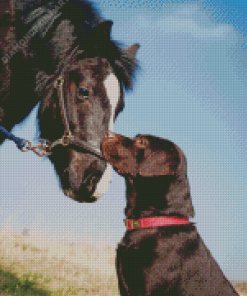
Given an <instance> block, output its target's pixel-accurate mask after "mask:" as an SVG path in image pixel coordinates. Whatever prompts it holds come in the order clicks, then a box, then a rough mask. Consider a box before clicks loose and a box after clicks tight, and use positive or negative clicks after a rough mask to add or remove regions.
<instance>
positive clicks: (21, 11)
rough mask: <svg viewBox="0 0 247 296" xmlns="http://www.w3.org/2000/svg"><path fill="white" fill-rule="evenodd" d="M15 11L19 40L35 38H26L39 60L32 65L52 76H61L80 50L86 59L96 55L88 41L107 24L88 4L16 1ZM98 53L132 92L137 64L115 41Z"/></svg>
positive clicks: (81, 0)
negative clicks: (69, 59) (62, 67)
mask: <svg viewBox="0 0 247 296" xmlns="http://www.w3.org/2000/svg"><path fill="white" fill-rule="evenodd" d="M58 2H60V3H63V5H62V6H61V5H60V4H59V3H58ZM15 11H16V20H17V21H16V22H17V25H16V38H17V40H21V39H25V36H28V35H31V34H33V36H32V37H31V38H26V39H27V42H28V51H29V55H30V57H31V59H32V57H33V56H35V59H32V65H34V67H37V68H38V69H42V71H44V72H45V73H46V75H48V76H49V75H52V74H54V73H55V72H58V67H59V65H61V63H62V62H63V61H65V60H66V58H67V57H68V56H70V54H71V52H72V51H73V50H74V49H75V48H76V47H79V48H80V49H81V50H83V51H84V53H85V55H89V54H90V53H92V52H93V51H92V48H93V44H90V41H89V42H88V37H89V36H90V33H91V32H92V31H93V29H94V28H95V26H97V25H98V24H100V23H101V22H103V21H104V20H103V18H102V17H101V15H100V13H99V11H98V9H97V8H96V7H95V5H94V4H93V3H92V2H89V1H87V0H63V1H58V0H52V1H51V0H16V1H15ZM98 51H99V52H97V55H98V56H100V57H102V58H103V57H104V58H107V60H108V61H109V62H110V64H111V66H112V68H113V70H114V72H115V74H116V76H117V78H118V80H119V81H120V83H121V85H122V86H123V87H124V88H125V89H126V90H128V89H131V88H132V82H133V79H134V73H135V70H136V68H137V63H136V60H135V59H134V58H132V57H129V56H128V55H127V54H126V53H125V52H124V51H123V49H122V44H120V43H118V42H117V41H114V40H112V39H110V40H109V41H108V42H107V44H104V46H102V47H101V46H100V49H98ZM95 54H96V53H95ZM95 56H96V55H95Z"/></svg>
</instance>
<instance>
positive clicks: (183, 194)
mask: <svg viewBox="0 0 247 296" xmlns="http://www.w3.org/2000/svg"><path fill="white" fill-rule="evenodd" d="M102 152H103V155H104V157H105V159H106V161H107V162H109V163H110V164H111V165H112V166H113V168H114V170H115V171H116V172H117V173H118V174H120V175H122V176H123V177H125V179H126V181H127V184H128V182H132V181H131V180H134V182H135V179H136V180H138V182H135V184H137V185H136V186H138V187H139V188H141V190H142V192H143V193H144V194H145V192H148V193H149V196H150V192H155V193H157V194H158V195H160V194H161V193H162V195H163V196H165V199H166V204H167V208H170V212H169V211H168V212H166V213H173V210H174V208H175V209H176V211H175V212H176V213H179V214H181V215H185V216H194V209H193V206H192V202H191V199H190V188H189V182H188V178H187V162H186V157H185V154H184V153H183V152H182V150H181V149H180V148H179V147H178V146H177V145H175V144H174V143H173V142H171V141H169V140H165V139H162V138H159V137H156V136H152V135H137V136H136V137H134V138H127V137H124V136H122V135H119V134H115V133H108V134H107V135H106V136H105V137H104V139H103V141H102ZM154 184H155V185H154ZM152 185H153V187H155V188H150V186H151V187H152ZM157 185H158V187H159V188H157ZM143 188H144V189H143ZM155 190H156V191H155ZM152 195H153V194H152Z"/></svg>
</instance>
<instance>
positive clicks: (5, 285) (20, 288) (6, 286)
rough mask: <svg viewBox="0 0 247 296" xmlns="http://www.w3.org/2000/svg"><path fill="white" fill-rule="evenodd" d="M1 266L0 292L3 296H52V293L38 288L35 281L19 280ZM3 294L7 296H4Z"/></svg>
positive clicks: (26, 278) (25, 278) (24, 278)
mask: <svg viewBox="0 0 247 296" xmlns="http://www.w3.org/2000/svg"><path fill="white" fill-rule="evenodd" d="M3 268H4V267H3V266H0V292H1V293H2V294H1V295H11V296H36V295H37V296H50V295H51V293H50V292H48V291H45V290H43V289H41V288H37V287H36V282H35V280H34V279H29V278H28V277H23V278H22V279H19V278H18V277H17V276H16V275H15V274H14V273H11V272H9V271H5V270H3ZM3 292H4V293H5V294H3Z"/></svg>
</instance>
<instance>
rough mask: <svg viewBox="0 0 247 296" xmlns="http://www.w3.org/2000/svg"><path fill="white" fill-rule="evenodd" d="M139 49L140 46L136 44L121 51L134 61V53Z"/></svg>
mask: <svg viewBox="0 0 247 296" xmlns="http://www.w3.org/2000/svg"><path fill="white" fill-rule="evenodd" d="M139 48H140V44H137V43H136V44H133V45H131V46H129V47H127V48H124V49H123V52H124V53H125V54H126V55H127V56H129V57H131V58H132V59H134V58H135V56H136V53H137V51H138V49H139Z"/></svg>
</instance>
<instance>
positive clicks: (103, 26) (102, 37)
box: [90, 21, 113, 43]
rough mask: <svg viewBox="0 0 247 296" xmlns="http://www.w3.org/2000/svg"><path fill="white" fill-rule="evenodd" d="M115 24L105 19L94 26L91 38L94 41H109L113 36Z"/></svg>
mask: <svg viewBox="0 0 247 296" xmlns="http://www.w3.org/2000/svg"><path fill="white" fill-rule="evenodd" d="M112 25H113V22H112V21H105V22H102V23H99V24H98V25H97V26H96V27H94V29H93V31H92V32H91V33H90V39H91V40H93V41H94V42H95V41H96V42H97V41H98V42H99V43H102V42H104V41H109V40H110V38H111V27H112Z"/></svg>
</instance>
